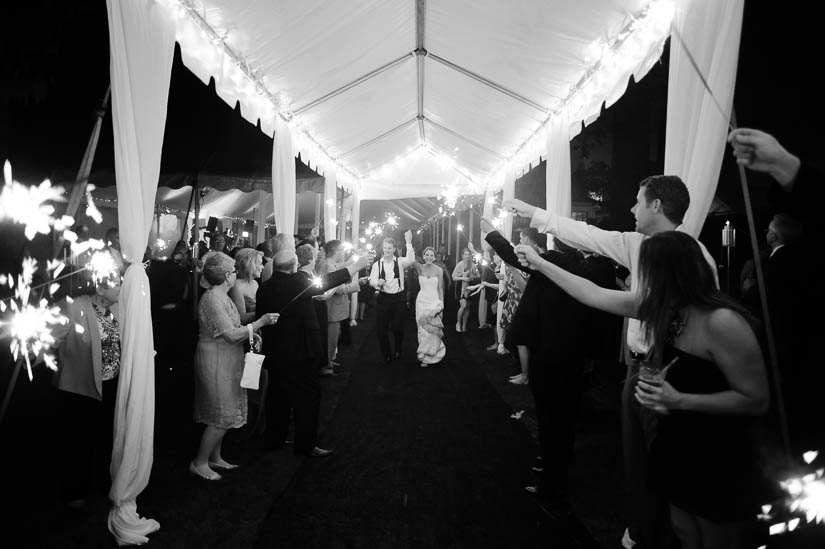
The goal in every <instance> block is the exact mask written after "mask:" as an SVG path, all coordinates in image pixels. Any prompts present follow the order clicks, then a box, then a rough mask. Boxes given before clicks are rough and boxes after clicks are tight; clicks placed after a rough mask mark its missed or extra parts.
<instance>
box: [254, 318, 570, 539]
mask: <svg viewBox="0 0 825 549" xmlns="http://www.w3.org/2000/svg"><path fill="white" fill-rule="evenodd" d="M414 328H415V327H414V325H413V324H412V322H409V323H408V326H407V331H406V335H405V338H406V340H405V344H406V346H405V348H404V350H403V358H402V360H401V361H397V362H393V363H391V364H386V363H384V361H383V360H380V356H379V351H378V345H377V341H376V340H375V338H374V337H370V336H367V337H365V338H364V340H363V343H362V346H361V349H360V350H359V352H358V355H357V360H356V363H355V364H354V365H353V366H352V374H351V377H350V380H349V384H348V387H347V388H346V389H345V392H344V394H343V395H342V397H341V400H340V402H339V404H338V407H337V409H336V411H335V414H334V416H333V417H332V419H331V421H330V423H329V424H328V425H327V426H326V427H325V429H324V432H323V434H322V436H321V440H322V444H324V445H327V446H328V447H333V448H335V449H336V450H337V453H336V454H335V456H333V457H331V458H328V459H317V460H308V461H307V462H306V464H305V465H304V466H303V467H302V468H301V469H300V470H299V471H298V473H297V474H296V475H295V477H294V478H293V479H292V482H291V484H290V485H289V486H288V488H287V489H286V490H285V492H284V493H283V494H282V495H281V497H280V498H279V499H278V500H277V501H275V503H274V505H273V507H272V509H271V510H270V512H269V516H268V517H267V519H266V520H265V521H264V524H263V525H262V527H261V530H260V535H259V537H258V542H257V544H256V547H260V548H264V547H279V548H281V547H325V548H326V547H330V548H338V547H359V548H360V547H364V548H383V547H387V548H398V549H401V548H426V547H439V548H440V547H445V548H446V547H474V548H475V547H582V546H585V545H582V544H581V542H580V541H579V540H574V539H571V538H570V537H569V535H570V534H567V533H565V532H564V531H563V529H562V530H559V528H558V525H554V524H552V522H553V521H552V520H551V519H550V518H548V516H547V515H545V514H544V513H543V512H542V511H541V509H540V508H539V507H538V506H537V505H536V504H535V502H534V501H533V500H532V499H531V497H530V496H528V495H526V494H525V493H524V492H523V491H522V487H523V486H524V485H525V484H530V483H532V481H533V480H534V478H532V475H531V474H530V471H529V465H530V464H531V463H532V460H533V456H534V455H535V451H536V447H535V444H534V442H533V440H532V439H531V437H530V435H529V433H528V432H527V431H526V429H525V428H524V427H523V426H522V425H521V424H520V423H519V422H517V421H515V420H513V419H511V418H510V414H511V410H510V409H509V408H508V407H507V405H506V404H505V403H504V401H502V399H501V398H500V397H499V395H498V394H497V393H496V392H495V390H494V389H493V387H492V386H491V385H490V383H489V382H488V381H487V379H486V378H485V377H484V374H483V373H482V372H481V371H479V369H478V366H477V365H476V364H475V363H474V362H473V361H472V360H471V359H470V357H469V356H468V355H467V352H466V350H465V348H464V344H463V341H462V340H461V336H458V335H457V334H453V333H450V334H448V336H447V340H446V344H447V358H446V359H445V361H444V362H442V364H440V365H437V366H434V367H429V368H421V367H419V366H418V364H417V362H416V360H415V346H416V341H415V331H414ZM571 534H572V533H571ZM579 534H580V533H579ZM576 537H579V535H577V536H576Z"/></svg>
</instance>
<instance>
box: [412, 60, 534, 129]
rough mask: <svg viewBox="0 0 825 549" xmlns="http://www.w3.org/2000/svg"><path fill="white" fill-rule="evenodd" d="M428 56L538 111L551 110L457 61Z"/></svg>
mask: <svg viewBox="0 0 825 549" xmlns="http://www.w3.org/2000/svg"><path fill="white" fill-rule="evenodd" d="M427 57H429V58H430V59H432V60H433V61H438V62H439V63H441V64H442V65H444V66H445V67H447V68H450V69H453V70H454V71H458V72H460V73H461V74H463V75H464V76H467V77H469V78H472V79H473V80H475V81H477V82H480V83H482V84H484V85H485V86H487V87H489V88H492V89H494V90H496V91H497V92H500V93H503V94H504V95H507V96H509V97H511V98H513V99H515V100H516V101H520V102H522V103H524V104H525V105H528V106H530V107H533V108H534V109H536V110H537V111H540V112H542V113H544V114H547V113H549V112H550V109H548V108H547V107H545V106H543V105H539V104H538V103H536V102H535V101H533V100H532V99H528V98H526V97H524V96H523V95H520V94H518V93H516V92H514V91H513V90H511V89H509V88H505V87H504V86H502V85H500V84H496V83H495V82H493V81H492V80H488V79H487V78H484V77H483V76H481V75H479V74H476V73H474V72H473V71H471V70H469V69H465V68H464V67H462V66H461V65H456V64H455V63H452V62H451V61H447V60H446V59H444V58H443V57H439V56H438V55H436V54H434V53H429V54H428V55H427Z"/></svg>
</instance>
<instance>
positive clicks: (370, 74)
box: [177, 0, 672, 199]
mask: <svg viewBox="0 0 825 549" xmlns="http://www.w3.org/2000/svg"><path fill="white" fill-rule="evenodd" d="M182 4H183V5H184V6H186V7H187V9H188V11H187V10H183V11H179V12H178V19H177V26H178V40H179V42H180V43H181V47H182V50H183V60H184V63H185V64H186V66H187V67H189V68H190V70H192V71H193V72H194V73H195V74H197V75H198V76H199V77H200V78H201V79H202V80H203V81H204V82H208V81H209V79H210V77H214V78H215V81H216V92H217V93H218V94H219V95H220V96H221V97H222V98H223V99H224V100H225V101H227V102H228V103H230V104H234V101H235V100H237V101H239V102H240V104H241V113H242V115H243V116H244V117H245V118H246V119H247V120H250V121H251V122H253V123H255V122H256V121H257V120H258V119H259V118H260V120H261V127H262V129H263V130H264V131H265V132H267V133H269V134H271V133H272V122H271V119H272V118H274V116H276V112H277V111H276V109H277V110H279V111H280V113H281V114H282V115H283V116H286V117H287V118H290V119H291V121H292V122H291V127H292V131H293V132H294V133H295V134H296V139H295V140H294V141H295V143H296V146H297V149H296V152H300V153H301V155H302V158H304V159H305V160H307V161H308V162H309V163H310V165H312V166H313V167H316V166H317V170H318V171H319V172H321V173H323V171H324V170H325V169H326V168H327V167H329V166H330V165H331V163H333V162H334V163H336V164H337V165H338V166H337V167H336V170H335V171H336V174H337V176H338V178H339V181H343V180H344V178H345V177H346V176H347V175H348V174H350V175H352V176H354V177H356V178H357V179H358V180H359V181H360V184H361V185H362V188H364V189H365V191H366V192H365V193H363V194H362V196H363V197H364V198H366V199H369V197H377V195H378V194H380V192H384V195H383V196H381V197H380V198H402V197H419V196H436V195H437V194H439V192H440V191H441V190H442V188H443V187H444V186H445V185H449V184H452V183H454V182H455V172H454V171H452V170H441V169H439V167H438V164H439V158H438V157H439V155H440V156H443V157H444V158H446V159H449V162H453V163H455V165H456V167H457V168H458V169H459V171H461V172H462V173H464V174H466V175H467V176H469V178H470V179H471V180H472V182H473V183H474V188H475V190H476V191H478V190H479V189H480V188H483V187H484V186H485V185H487V184H488V183H490V182H491V181H493V180H495V177H494V176H495V174H496V173H499V174H500V173H502V170H504V168H505V164H506V163H509V164H508V165H509V166H510V167H511V168H513V171H514V172H515V173H520V172H521V171H523V170H524V169H526V168H527V166H528V165H529V164H530V163H535V162H537V161H538V159H539V158H540V157H541V156H544V155H545V154H546V150H545V149H546V145H545V142H544V141H545V140H544V139H543V138H542V135H541V132H542V131H543V130H542V128H544V127H546V124H547V123H548V120H549V119H550V118H551V117H552V115H553V114H554V113H555V112H556V111H557V110H558V109H560V108H565V109H567V112H568V116H569V118H570V123H571V137H572V136H573V135H575V133H576V132H577V129H576V128H577V127H579V126H580V123H581V121H587V122H588V123H589V122H591V121H592V120H594V119H595V117H597V116H598V113H599V110H600V107H601V105H602V103H603V102H604V101H605V100H606V101H608V104H610V103H612V102H613V101H615V100H616V99H617V98H618V96H620V95H621V94H622V93H623V92H624V89H625V87H626V85H627V80H628V78H629V77H630V76H631V75H633V74H635V76H636V77H637V78H639V77H641V76H643V75H644V74H645V73H646V71H647V69H648V68H649V67H650V66H651V64H652V63H653V62H654V61H655V59H657V58H658V57H659V55H660V53H661V48H662V46H663V43H664V40H665V39H666V38H667V36H668V35H669V24H670V19H667V20H666V21H665V19H664V18H662V17H659V19H661V20H658V19H657V21H658V24H657V25H654V24H652V23H651V24H649V25H648V26H645V25H644V24H643V23H640V22H639V21H643V22H644V21H645V19H643V18H640V16H641V15H644V14H645V13H647V14H650V13H652V12H654V11H656V8H654V6H661V5H664V4H668V5H670V8H669V9H670V10H671V12H672V5H671V3H670V2H668V0H654V1H653V2H651V1H650V0H577V1H576V2H567V1H561V0H522V1H520V2H501V1H496V0H418V1H417V2H416V1H415V0H304V1H302V2H294V1H288V0H253V1H249V2H237V1H235V0H183V1H182ZM661 11H662V10H661V9H659V10H658V12H661ZM658 12H657V13H658ZM417 13H418V14H423V20H418V21H417V17H416V14H417ZM669 17H672V14H671V15H670V16H669ZM654 19H655V18H654V17H652V16H651V17H648V19H647V20H650V21H652V20H654ZM193 21H194V22H193ZM193 25H197V26H196V27H193ZM422 25H423V44H422V45H423V50H421V51H418V52H417V53H418V56H417V55H416V51H415V50H416V28H417V26H419V27H421V26H422ZM192 28H195V29H196V31H192ZM198 29H200V30H204V29H206V31H208V32H200V35H201V36H198V32H199V31H198ZM210 33H212V34H210ZM216 37H217V38H216ZM607 44H609V45H607ZM594 46H595V47H594ZM631 46H632V47H633V51H632V52H631V51H630V49H631ZM619 48H624V49H621V50H620V49H619ZM227 52H230V53H227ZM614 52H615V53H614ZM420 56H423V57H420ZM422 62H423V70H422V71H419V69H418V67H419V65H420V64H421V63H422ZM232 65H235V67H237V66H240V67H242V68H243V69H244V70H243V71H241V70H240V69H238V68H233V66H232ZM244 74H247V75H249V74H251V75H253V80H254V79H257V83H254V82H253V81H252V80H250V79H249V78H247V76H244ZM422 79H423V81H422ZM261 83H263V85H262V86H261V85H260V84H261ZM256 92H257V93H256ZM422 128H423V132H422V131H421V129H422ZM422 133H423V136H422ZM422 137H423V139H422ZM417 149H426V150H428V151H429V152H430V154H424V155H418V158H417V159H416V160H415V161H412V162H405V166H404V167H403V168H402V169H401V170H400V171H401V172H403V173H398V172H399V170H395V169H394V168H395V167H397V164H398V163H399V162H400V160H399V159H400V158H401V157H403V156H405V155H408V154H410V153H411V151H416V150H417ZM440 163H442V164H443V163H444V162H443V160H442V161H441V162H440ZM388 165H391V166H392V167H393V169H392V170H387V169H383V170H382V167H386V166H388ZM415 170H420V172H416V171H415Z"/></svg>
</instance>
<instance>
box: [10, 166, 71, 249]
mask: <svg viewBox="0 0 825 549" xmlns="http://www.w3.org/2000/svg"><path fill="white" fill-rule="evenodd" d="M3 178H4V181H5V185H4V186H3V190H2V192H0V220H2V219H11V220H12V221H14V222H15V223H19V224H21V225H25V227H26V228H25V234H26V238H28V239H29V240H31V239H32V238H34V235H36V234H37V233H41V234H48V233H49V231H50V230H51V227H52V226H55V224H57V225H58V228H63V227H65V226H66V224H67V222H68V221H72V222H74V220H72V219H71V218H70V217H63V218H61V219H55V218H54V217H52V214H54V206H52V205H51V204H48V203H47V202H49V201H62V200H63V189H62V188H60V187H52V184H51V182H50V181H49V180H48V179H46V180H45V181H43V182H42V183H41V184H40V185H38V186H32V187H27V186H26V185H23V184H22V183H19V182H17V181H14V180H13V179H12V173H11V164H10V163H9V162H8V160H7V161H6V163H5V165H4V166H3Z"/></svg>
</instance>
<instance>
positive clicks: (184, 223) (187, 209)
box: [180, 185, 198, 240]
mask: <svg viewBox="0 0 825 549" xmlns="http://www.w3.org/2000/svg"><path fill="white" fill-rule="evenodd" d="M197 190H198V186H197V185H192V192H191V193H189V205H188V206H187V207H186V217H184V218H183V228H182V229H181V230H180V239H181V240H184V237H185V236H186V224H187V223H188V222H189V213H190V212H191V211H192V199H193V198H194V197H195V192H196V191H197Z"/></svg>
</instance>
